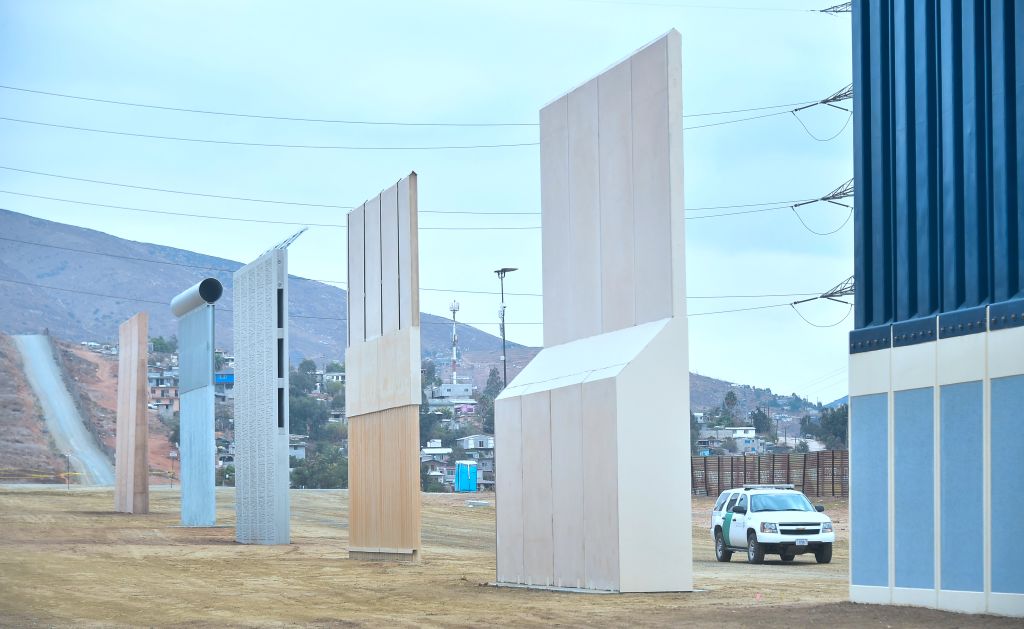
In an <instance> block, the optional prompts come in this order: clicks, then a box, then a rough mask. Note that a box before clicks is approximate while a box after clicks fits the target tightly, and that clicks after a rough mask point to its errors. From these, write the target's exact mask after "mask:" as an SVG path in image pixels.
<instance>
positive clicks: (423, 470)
mask: <svg viewBox="0 0 1024 629" xmlns="http://www.w3.org/2000/svg"><path fill="white" fill-rule="evenodd" d="M428 471H429V470H428V468H427V466H426V465H421V466H420V489H421V490H423V491H425V492H427V493H432V494H438V493H443V492H444V491H446V490H445V487H444V484H442V483H439V482H437V479H436V478H434V477H433V476H431V475H430V474H428V473H427V472H428Z"/></svg>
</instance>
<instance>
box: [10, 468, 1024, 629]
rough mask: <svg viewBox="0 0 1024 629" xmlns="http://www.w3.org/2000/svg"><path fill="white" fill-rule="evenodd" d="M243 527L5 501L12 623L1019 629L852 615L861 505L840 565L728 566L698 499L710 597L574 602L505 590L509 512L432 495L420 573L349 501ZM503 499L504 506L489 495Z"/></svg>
mask: <svg viewBox="0 0 1024 629" xmlns="http://www.w3.org/2000/svg"><path fill="white" fill-rule="evenodd" d="M233 495H234V494H233V490H231V489H230V488H228V489H223V490H218V501H219V510H218V519H219V521H220V522H221V523H223V524H225V525H229V526H228V527H224V528H214V529H183V528H177V527H176V526H175V525H176V524H177V521H178V500H179V495H178V493H177V491H174V490H169V489H166V488H160V489H155V490H154V491H153V492H152V494H151V505H152V513H151V514H149V515H146V516H128V515H121V514H114V513H112V512H111V508H112V505H113V496H112V494H111V492H110V491H109V490H100V489H83V488H75V489H73V490H72V491H71V492H64V491H61V490H58V489H49V488H47V489H28V488H22V489H15V488H0V625H4V626H11V625H14V626H22V625H27V626H36V625H47V626H49V625H59V626H72V625H74V626H89V625H93V626H97V625H103V626H119V625H218V626H225V625H230V626H242V625H244V626H253V625H292V624H300V625H308V624H321V625H330V626H465V627H469V626H480V625H508V626H537V625H562V626H626V625H647V626H681V625H692V626H705V625H711V624H715V625H717V626H752V625H758V626H761V627H776V626H777V627H794V626H805V625H811V624H817V625H821V626H850V627H863V626H886V625H889V626H896V625H898V626H919V627H929V628H930V629H934V628H937V627H955V626H964V625H966V624H970V625H971V626H992V627H995V626H1014V625H1013V623H1012V622H1011V621H1009V620H1006V619H996V618H991V617H971V618H970V621H969V623H968V622H965V619H966V618H967V617H963V616H957V615H955V614H946V613H942V612H935V611H929V610H920V609H911V608H890V607H865V606H859V605H851V604H849V603H843V602H842V601H843V600H844V599H845V596H846V579H847V577H846V575H847V565H848V564H847V551H846V548H847V546H846V542H845V537H846V534H845V530H844V529H845V521H846V516H845V513H846V511H845V506H844V505H842V504H833V505H829V506H830V512H831V513H832V514H833V515H834V516H835V517H836V519H837V520H838V522H839V525H840V530H839V535H840V537H841V538H842V540H843V541H841V542H840V543H839V544H837V548H836V553H835V560H834V562H833V563H832V564H830V565H824V566H821V565H817V564H815V563H814V559H813V556H810V555H805V556H803V557H799V558H797V561H796V562H795V563H794V564H791V565H784V564H781V563H779V562H771V563H769V564H766V565H762V566H749V565H747V564H745V563H742V561H741V560H740V558H739V557H734V558H733V561H732V562H731V563H729V564H719V563H716V562H715V561H714V557H713V554H712V547H711V543H710V540H709V539H708V537H707V533H706V531H705V530H704V528H703V527H704V524H705V521H706V518H707V511H708V509H709V507H710V504H711V503H710V501H709V500H707V499H698V500H696V501H695V506H694V515H695V527H694V555H695V561H694V569H695V574H696V585H697V587H699V588H701V589H703V590H705V591H703V592H696V593H687V594H659V595H640V594H630V595H614V594H613V595H591V594H565V593H554V592H546V591H535V590H520V589H508V588H495V587H491V586H488V585H487V582H489V581H492V580H493V579H494V541H493V540H494V510H493V508H486V507H485V508H469V507H467V506H465V502H464V497H460V496H454V495H447V494H445V495H442V494H429V495H425V496H424V498H423V507H424V508H423V534H424V538H423V543H424V553H423V554H424V558H423V561H422V562H420V563H418V564H382V563H363V562H357V561H350V560H348V559H346V555H347V553H346V544H347V537H348V534H347V533H348V532H347V529H346V528H345V526H344V523H345V521H346V518H347V492H344V491H309V490H307V491H293V492H292V544H291V545H288V546H240V545H237V544H235V543H234V541H233V540H234V528H233V522H234V513H233V503H232V499H233ZM487 497H488V498H492V497H493V496H492V495H488V496H487ZM1016 626H1019V623H1018V624H1017V625H1016Z"/></svg>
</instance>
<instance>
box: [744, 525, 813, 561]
mask: <svg viewBox="0 0 1024 629" xmlns="http://www.w3.org/2000/svg"><path fill="white" fill-rule="evenodd" d="M830 550H831V549H830ZM747 563H764V548H761V544H759V543H758V541H757V535H755V534H754V532H753V531H751V532H750V533H747Z"/></svg>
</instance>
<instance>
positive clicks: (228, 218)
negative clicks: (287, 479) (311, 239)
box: [0, 190, 540, 231]
mask: <svg viewBox="0 0 1024 629" xmlns="http://www.w3.org/2000/svg"><path fill="white" fill-rule="evenodd" d="M0 194H13V195H17V196H21V197H29V198H33V199H45V200H48V201H59V202H61V203H75V204H77V205H89V206H93V207H105V208H110V209H115V210H125V211H128V212H144V213H147V214H163V215H166V216H183V217H186V218H200V219H208V220H215V221H235V222H240V223H260V224H268V225H292V226H302V227H331V228H335V229H348V226H347V225H342V224H340V223H307V222H299V221H275V220H270V219H259V218H238V217H233V216H214V215H212V214H191V213H188V212H171V211H169V210H151V209H147V208H139V207H129V206H126V205H111V204H109V203H94V202H91V201H78V200H75V199H62V198H60V197H49V196H44V195H41V194H28V193H25V192H13V191H11V190H0ZM446 213H447V212H441V214H446ZM537 229H540V226H539V225H526V226H505V225H493V226H468V227H420V228H419V230H420V231H521V230H537Z"/></svg>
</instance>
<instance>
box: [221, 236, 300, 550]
mask: <svg viewBox="0 0 1024 629" xmlns="http://www.w3.org/2000/svg"><path fill="white" fill-rule="evenodd" d="M287 255H288V254H287V252H286V251H285V250H283V249H274V250H271V251H269V252H268V253H266V254H264V255H263V256H261V257H260V258H259V259H257V260H256V261H254V262H252V263H250V264H248V265H246V266H244V267H242V268H241V269H239V270H238V271H236V272H235V275H234V306H233V308H234V335H235V478H236V481H235V487H236V489H235V514H236V533H235V534H236V539H237V541H238V542H240V543H243V544H287V543H288V542H289V539H290V535H289V526H288V516H289V504H288V485H289V479H288V358H287V357H288V308H287V304H288V287H287V281H286V278H287V276H288V264H287ZM279 290H280V291H283V292H282V294H281V300H280V303H281V306H282V311H281V312H280V313H279V312H278V303H279V300H278V291H279ZM279 318H280V321H281V324H282V326H281V327H278V320H279ZM279 340H281V341H282V342H281V343H280V346H279V343H278V341H279Z"/></svg>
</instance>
